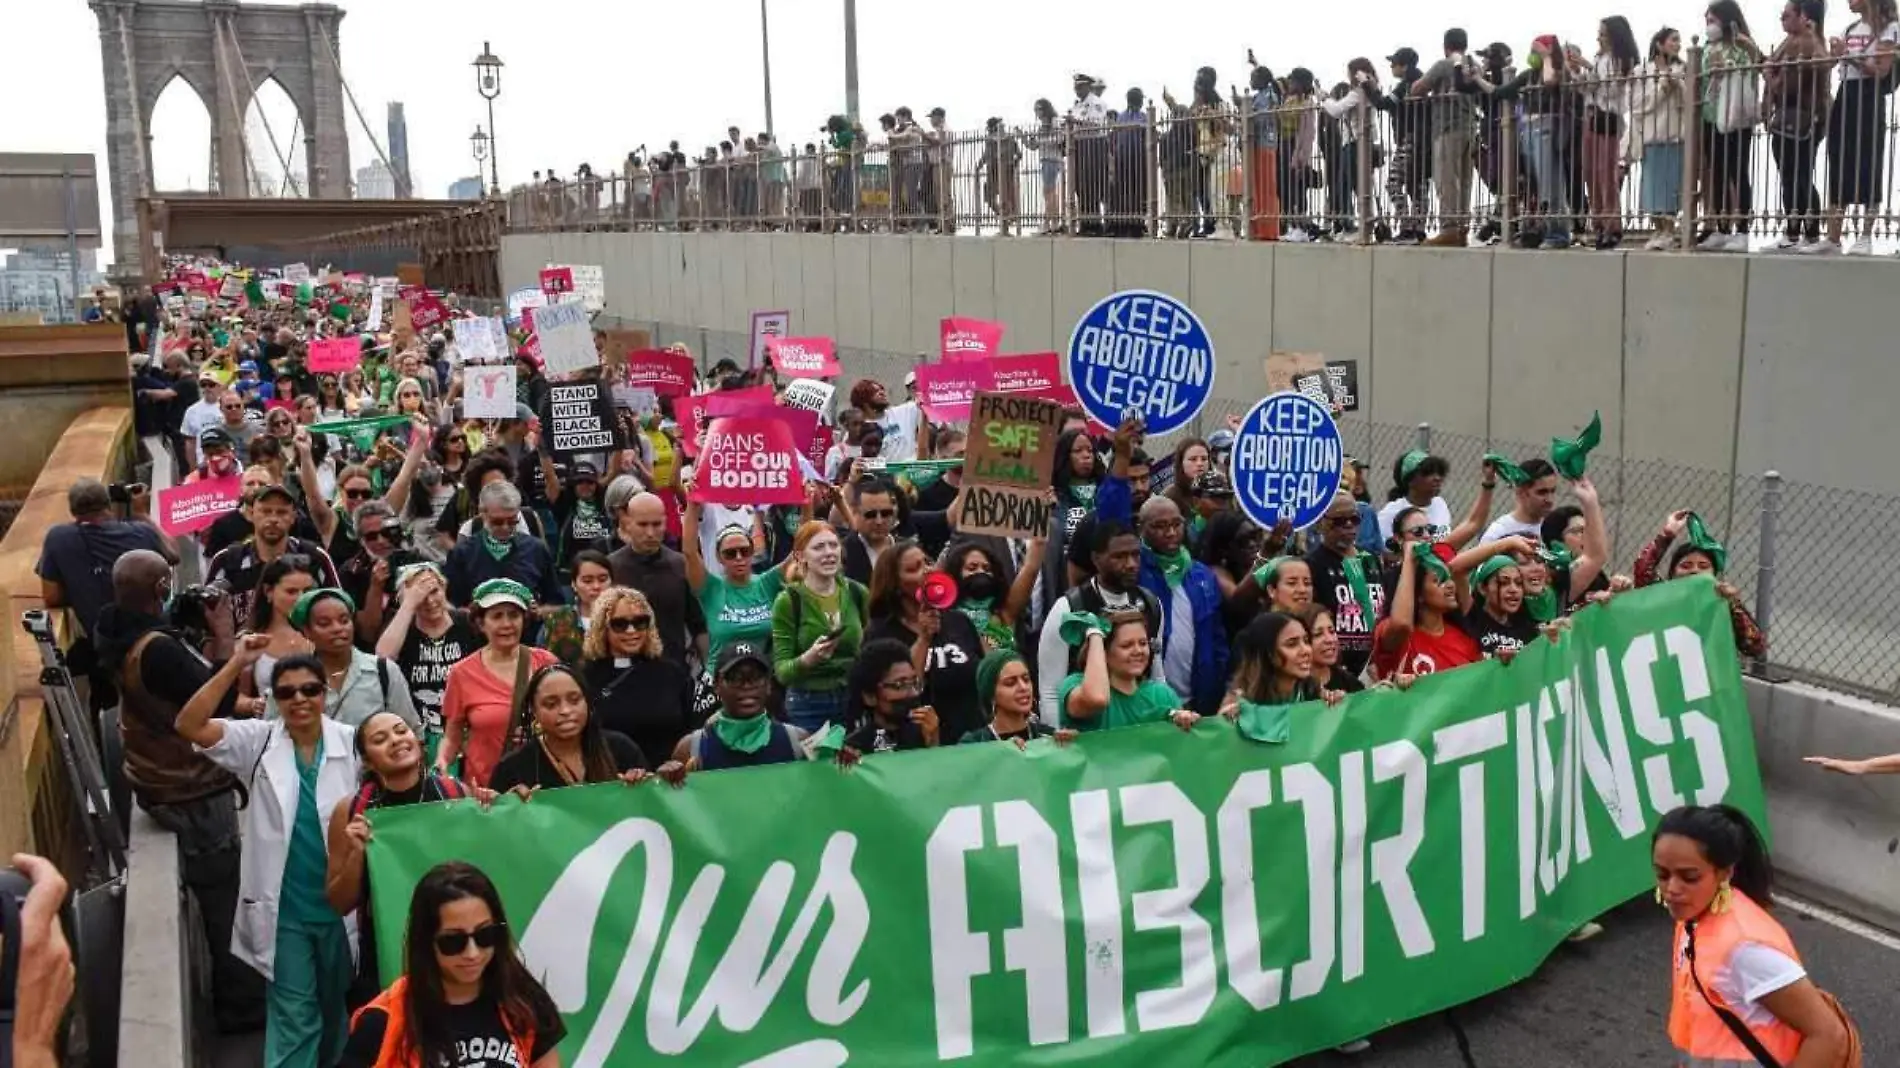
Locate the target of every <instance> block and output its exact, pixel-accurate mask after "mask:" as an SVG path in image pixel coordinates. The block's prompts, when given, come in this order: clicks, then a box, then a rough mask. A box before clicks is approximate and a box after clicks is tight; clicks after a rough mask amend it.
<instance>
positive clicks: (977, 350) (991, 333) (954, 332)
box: [938, 315, 1003, 360]
mask: <svg viewBox="0 0 1900 1068" xmlns="http://www.w3.org/2000/svg"><path fill="white" fill-rule="evenodd" d="M938 331H939V333H940V335H941V337H940V340H939V347H938V351H939V353H940V354H941V355H942V357H943V358H944V359H945V360H987V359H989V358H990V357H992V356H995V355H997V354H999V353H1000V352H1002V349H1003V324H1002V323H993V322H991V321H989V320H988V319H971V318H967V317H965V316H960V315H952V316H950V317H949V318H947V319H945V320H943V322H941V323H940V324H938Z"/></svg>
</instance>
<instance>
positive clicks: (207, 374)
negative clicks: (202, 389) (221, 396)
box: [198, 371, 224, 386]
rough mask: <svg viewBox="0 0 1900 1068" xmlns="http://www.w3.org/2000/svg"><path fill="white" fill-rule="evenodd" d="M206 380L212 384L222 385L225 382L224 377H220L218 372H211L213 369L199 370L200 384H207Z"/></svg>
mask: <svg viewBox="0 0 1900 1068" xmlns="http://www.w3.org/2000/svg"><path fill="white" fill-rule="evenodd" d="M206 382H209V383H211V384H212V385H214V386H222V385H224V382H223V380H222V379H220V378H218V376H217V374H216V373H214V372H211V371H199V372H198V384H199V385H201V386H202V385H204V384H205V383H206Z"/></svg>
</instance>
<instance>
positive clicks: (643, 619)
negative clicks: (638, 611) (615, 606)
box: [607, 616, 653, 634]
mask: <svg viewBox="0 0 1900 1068" xmlns="http://www.w3.org/2000/svg"><path fill="white" fill-rule="evenodd" d="M607 625H608V626H609V627H611V628H613V631H614V633H616V634H625V633H627V632H628V631H630V630H631V631H643V630H646V629H647V628H649V627H651V626H653V617H652V616H615V617H613V618H612V619H610V620H608V621H607Z"/></svg>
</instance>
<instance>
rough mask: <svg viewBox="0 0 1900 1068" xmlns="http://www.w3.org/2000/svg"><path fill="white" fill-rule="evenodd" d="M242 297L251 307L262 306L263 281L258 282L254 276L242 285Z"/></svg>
mask: <svg viewBox="0 0 1900 1068" xmlns="http://www.w3.org/2000/svg"><path fill="white" fill-rule="evenodd" d="M244 299H245V300H247V301H250V302H251V305H252V306H253V307H260V308H261V307H263V305H264V283H262V282H259V281H258V280H257V279H255V278H253V279H251V280H250V282H248V283H247V284H246V285H245V286H244Z"/></svg>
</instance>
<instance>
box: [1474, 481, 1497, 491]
mask: <svg viewBox="0 0 1900 1068" xmlns="http://www.w3.org/2000/svg"><path fill="white" fill-rule="evenodd" d="M1478 488H1479V489H1488V490H1492V489H1497V488H1498V484H1497V483H1495V482H1480V483H1478Z"/></svg>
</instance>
